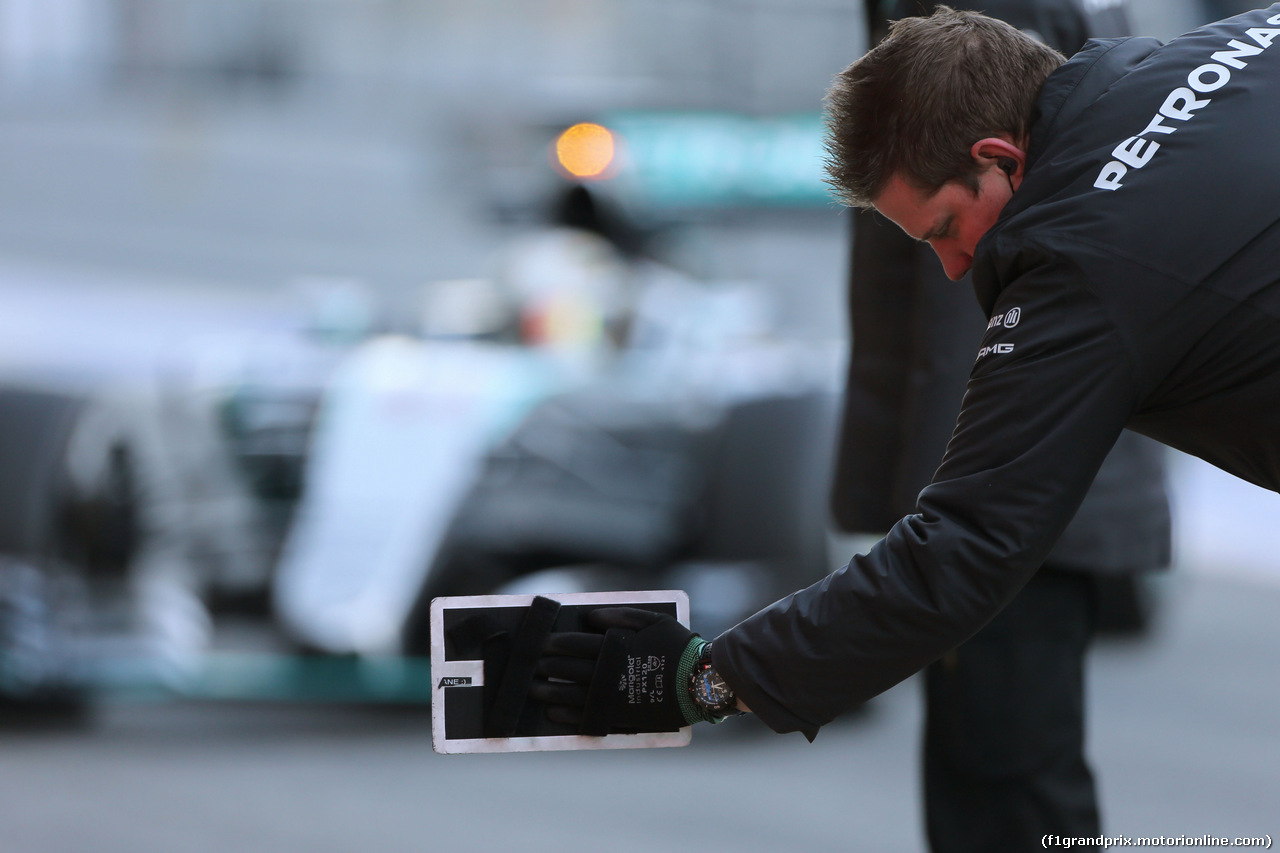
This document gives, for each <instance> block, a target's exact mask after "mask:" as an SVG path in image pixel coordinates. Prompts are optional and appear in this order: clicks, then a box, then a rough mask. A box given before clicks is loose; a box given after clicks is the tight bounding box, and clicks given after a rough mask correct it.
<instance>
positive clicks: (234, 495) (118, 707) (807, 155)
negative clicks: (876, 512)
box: [0, 0, 1280, 853]
mask: <svg viewBox="0 0 1280 853" xmlns="http://www.w3.org/2000/svg"><path fill="white" fill-rule="evenodd" d="M1228 5H1230V4H1221V3H1208V2H1206V3H1204V4H1202V3H1200V2H1193V0H1181V2H1180V0H1133V2H1131V4H1130V12H1131V18H1132V21H1133V23H1134V29H1135V31H1137V32H1139V33H1141V34H1147V35H1154V36H1157V37H1160V38H1168V37H1171V36H1173V35H1176V34H1177V33H1179V32H1182V31H1185V30H1187V29H1190V28H1192V27H1194V26H1196V25H1197V24H1199V23H1201V22H1203V21H1206V20H1210V19H1213V18H1216V17H1220V16H1221V15H1222V14H1227V13H1229V12H1231V11H1234V10H1233V9H1228V8H1225V6H1228ZM1220 6H1222V7H1224V8H1219V7H1220ZM865 47H866V34H865V32H864V28H863V15H862V10H861V6H860V4H859V3H858V2H856V0H648V2H645V3H632V2H625V0H469V2H447V0H0V851H11V850H12V851H62V850H68V851H70V850H77V851H79V850H85V849H91V850H95V851H104V853H105V852H106V851H117V850H118V851H151V850H157V851H159V850H174V849H181V850H191V851H203V850H210V851H213V850H219V851H221V850H225V849H228V848H229V847H230V846H231V845H235V847H236V848H237V849H242V850H250V851H252V850H263V851H266V850H270V851H274V852H275V853H279V851H292V850H298V851H328V850H333V851H340V850H352V849H380V850H386V851H395V850H410V849H413V850H420V849H424V848H425V849H432V850H434V849H442V850H443V849H449V850H453V849H461V850H493V849H498V848H501V847H504V846H511V845H519V846H520V847H521V849H525V850H553V849H554V850H560V849H563V848H564V847H565V846H566V845H572V844H582V845H584V846H585V845H588V844H591V843H592V842H594V843H595V844H596V845H597V846H598V845H600V844H601V842H602V841H603V840H605V839H607V841H606V842H605V843H607V845H608V847H609V848H610V849H616V850H636V851H647V850H662V849H668V848H670V847H672V846H675V845H687V844H689V843H690V842H692V843H697V844H709V843H719V844H726V843H727V844H731V845H732V846H733V847H735V848H737V849H739V850H746V851H751V850H761V851H764V850H777V849H781V848H784V847H785V848H790V847H796V846H800V845H804V846H807V847H809V848H811V849H835V848H837V847H838V848H839V849H874V850H880V851H898V850H902V851H911V850H920V849H922V833H921V830H920V826H919V823H920V822H919V818H918V816H917V813H918V806H917V796H918V794H917V792H916V782H915V775H916V764H917V757H916V753H915V750H916V745H915V740H916V729H917V727H918V720H919V711H918V704H919V703H918V701H917V699H916V689H917V686H916V685H914V684H913V683H910V682H908V683H907V684H904V685H902V686H900V687H898V688H895V689H894V690H893V691H890V692H889V693H888V694H886V695H885V696H884V697H881V698H879V699H877V700H876V701H875V702H873V703H871V704H870V705H869V706H868V707H867V708H865V709H862V710H860V711H859V712H857V713H855V714H853V715H850V718H849V719H848V720H847V721H841V722H840V723H838V724H836V725H833V726H831V727H829V729H828V730H824V732H823V734H822V736H821V739H820V740H819V741H818V744H817V746H816V747H812V746H809V745H807V744H806V743H805V742H804V741H803V739H802V738H798V737H795V736H790V737H777V736H773V735H771V734H770V733H768V732H766V731H764V728H763V727H762V726H761V725H760V724H759V723H758V722H756V721H754V720H741V721H733V722H730V723H729V724H727V725H725V726H722V727H717V728H716V729H710V728H709V727H706V728H707V730H706V731H703V730H701V729H700V730H698V731H697V732H696V733H695V737H694V744H693V746H691V747H689V748H687V749H684V750H676V751H669V750H654V751H645V752H639V753H626V754H624V753H611V754H566V755H545V754H543V755H519V756H505V757H503V756H474V757H465V758H464V757H458V756H455V757H445V756H436V755H434V754H433V753H432V752H431V747H430V722H429V719H430V712H429V708H428V705H427V701H428V693H429V689H428V678H427V672H428V670H427V668H426V662H425V660H424V655H426V653H427V648H426V640H425V637H426V634H425V629H426V620H425V605H426V603H427V602H429V600H430V598H431V597H432V596H435V595H440V594H469V593H488V592H504V591H505V592H526V591H545V592H557V591H559V592H563V591H576V590H594V589H624V588H641V589H656V588H681V589H686V590H688V591H689V593H690V596H691V599H692V607H693V613H692V620H693V623H694V628H695V629H697V630H700V631H702V632H703V633H704V634H707V635H714V634H715V633H718V632H719V631H720V630H722V629H723V628H726V627H728V626H729V625H731V624H733V623H734V622H735V621H736V620H737V619H739V618H741V617H742V616H744V615H746V614H748V613H750V612H752V611H754V610H755V609H757V608H758V607H760V606H762V605H764V604H766V603H768V602H770V601H772V600H774V599H775V598H776V597H778V596H779V595H782V594H784V593H785V592H787V591H790V590H791V589H794V588H797V587H798V586H801V585H804V584H807V583H810V582H812V581H813V580H815V579H817V578H819V577H821V576H822V575H824V574H826V573H827V572H829V571H830V570H832V569H834V568H837V567H839V566H840V565H842V564H844V563H845V562H846V561H847V560H848V557H849V556H850V555H851V554H852V553H854V551H856V550H857V549H859V548H862V547H866V545H867V544H868V543H866V542H863V541H858V540H851V539H849V538H847V537H837V536H834V535H832V534H831V532H830V530H829V529H828V528H829V525H828V523H827V521H826V512H827V510H826V489H827V482H828V478H829V475H830V471H829V468H830V463H831V456H832V446H831V445H832V441H833V436H834V429H835V426H836V424H835V418H836V412H837V410H838V409H837V403H838V395H839V394H840V391H841V388H842V381H843V370H844V364H845V359H846V357H847V352H848V340H847V331H846V322H845V316H846V314H845V305H844V298H845V297H844V293H845V283H844V276H845V274H846V263H847V253H848V246H847V232H848V228H847V223H846V222H845V221H844V218H843V214H842V213H841V211H840V210H839V208H838V207H837V206H836V205H835V204H834V203H833V202H832V201H831V200H830V199H829V197H828V196H827V194H826V190H825V187H824V185H823V183H822V175H821V157H822V150H821V138H820V133H821V116H820V108H821V99H822V95H823V93H824V91H825V89H826V86H827V83H828V82H829V80H830V79H831V77H832V76H833V75H834V74H835V73H836V72H837V71H839V70H840V69H841V68H843V67H844V66H845V65H847V64H848V63H849V62H850V61H852V60H853V59H854V58H856V57H857V55H859V54H860V52H861V51H862V50H864V49H865ZM1170 474H1171V482H1170V486H1171V489H1172V493H1173V498H1174V501H1175V506H1174V509H1175V535H1176V543H1175V544H1176V566H1175V568H1174V569H1173V570H1172V571H1171V572H1168V573H1164V574H1162V575H1161V576H1159V577H1158V578H1155V579H1154V580H1153V581H1152V582H1151V583H1150V584H1144V585H1143V586H1142V587H1141V588H1135V589H1133V590H1130V591H1129V592H1130V595H1129V596H1128V598H1126V599H1125V601H1124V602H1122V604H1123V611H1124V617H1123V618H1122V619H1121V623H1122V624H1121V625H1120V627H1121V628H1123V629H1124V630H1123V631H1121V632H1118V633H1117V634H1116V635H1114V636H1111V637H1109V638H1107V639H1106V640H1104V642H1103V643H1101V644H1100V645H1099V647H1098V649H1097V650H1096V652H1095V654H1094V668H1093V670H1092V672H1091V689H1092V693H1091V696H1090V703H1091V709H1090V710H1091V713H1092V717H1091V725H1092V727H1093V728H1092V735H1091V737H1092V753H1093V757H1094V760H1095V763H1096V766H1097V768H1098V771H1099V775H1100V777H1101V779H1102V793H1103V802H1104V807H1105V809H1106V810H1105V812H1104V817H1105V819H1106V825H1107V827H1108V831H1109V832H1115V833H1126V834H1132V835H1141V834H1161V833H1164V834H1175V835H1176V834H1179V833H1183V834H1188V835H1200V834H1206V833H1210V834H1218V835H1227V834H1234V835H1244V834H1258V833H1264V832H1272V833H1274V832H1275V831H1276V830H1277V829H1280V826H1268V825H1264V824H1262V823H1260V821H1263V820H1265V819H1267V818H1268V816H1269V815H1270V814H1271V810H1270V809H1268V808H1267V807H1266V806H1265V804H1266V803H1274V799H1275V796H1274V795H1275V792H1276V790H1277V777H1276V770H1275V768H1276V767H1277V766H1278V764H1280V733H1277V732H1276V731H1275V727H1274V725H1271V724H1272V722H1273V720H1272V719H1271V716H1270V715H1269V714H1268V713H1267V710H1268V709H1270V708H1274V707H1275V703H1276V702H1277V701H1278V700H1280V689H1277V688H1276V687H1275V683H1276V679H1275V678H1274V677H1273V672H1272V670H1273V662H1272V660H1271V655H1270V654H1269V653H1268V651H1269V650H1270V649H1272V648H1275V647H1276V643H1277V641H1280V628H1277V627H1275V619H1274V614H1275V613H1276V612H1277V611H1276V608H1277V607H1278V606H1280V587H1278V585H1277V584H1278V582H1280V569H1278V568H1277V564H1276V561H1275V559H1274V554H1275V548H1274V541H1275V540H1274V536H1273V535H1272V529H1273V527H1272V524H1271V523H1270V519H1273V518H1274V517H1275V510H1276V509H1277V505H1276V501H1277V497H1276V496H1275V495H1273V494H1270V493H1264V492H1261V491H1260V490H1258V489H1255V488H1253V487H1251V486H1248V485H1247V484H1244V483H1242V482H1238V481H1235V480H1232V479H1231V478H1230V477H1228V476H1227V475H1224V474H1220V473H1219V472H1217V471H1215V470H1214V469H1211V468H1208V467H1207V466H1205V465H1203V464H1202V463H1199V462H1197V461H1195V460H1191V459H1188V458H1184V457H1180V456H1174V457H1172V458H1171V463H1170ZM695 804H697V805H696V806H695ZM495 808H500V809H501V814H500V815H495V814H494V810H495ZM495 817H500V818H501V819H500V820H495V819H494V818H495Z"/></svg>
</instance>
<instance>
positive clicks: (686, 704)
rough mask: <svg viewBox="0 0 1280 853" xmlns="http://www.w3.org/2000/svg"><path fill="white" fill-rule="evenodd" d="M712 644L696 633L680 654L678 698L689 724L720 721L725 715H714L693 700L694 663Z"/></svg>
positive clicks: (682, 712)
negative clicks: (691, 682)
mask: <svg viewBox="0 0 1280 853" xmlns="http://www.w3.org/2000/svg"><path fill="white" fill-rule="evenodd" d="M708 645H710V644H709V643H708V642H707V641H706V640H704V639H702V638H701V637H699V636H698V635H697V634H694V635H693V637H692V638H690V640H689V645H687V646H685V647H684V653H683V654H681V655H680V662H679V663H677V664H676V684H677V685H678V688H677V690H676V698H677V700H678V701H679V703H680V713H681V714H683V715H684V719H685V722H686V723H688V724H689V725H693V724H694V723H718V722H720V721H722V720H723V719H724V717H713V716H711V715H710V714H708V713H707V712H706V711H704V710H703V709H702V706H701V705H699V704H698V703H697V702H695V701H693V692H692V687H691V686H690V681H691V679H692V677H693V665H694V664H695V663H697V662H698V658H699V657H700V656H701V655H702V650H703V648H705V647H706V646H708Z"/></svg>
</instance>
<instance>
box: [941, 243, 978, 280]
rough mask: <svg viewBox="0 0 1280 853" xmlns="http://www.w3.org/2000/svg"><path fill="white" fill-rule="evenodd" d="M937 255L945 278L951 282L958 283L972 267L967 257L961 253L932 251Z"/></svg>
mask: <svg viewBox="0 0 1280 853" xmlns="http://www.w3.org/2000/svg"><path fill="white" fill-rule="evenodd" d="M933 251H934V252H935V253H937V255H938V260H940V261H942V269H943V271H944V272H945V273H946V274H947V278H949V279H951V280H952V281H959V280H960V279H962V278H964V274H965V273H967V272H968V271H969V267H970V266H971V265H972V261H970V259H969V256H968V255H966V254H964V253H963V252H955V251H944V250H942V249H937V248H935V249H934V250H933Z"/></svg>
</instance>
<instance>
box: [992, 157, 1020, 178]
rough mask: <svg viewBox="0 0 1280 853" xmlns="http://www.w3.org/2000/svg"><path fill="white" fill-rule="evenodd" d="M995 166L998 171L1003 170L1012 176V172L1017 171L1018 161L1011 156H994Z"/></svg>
mask: <svg viewBox="0 0 1280 853" xmlns="http://www.w3.org/2000/svg"><path fill="white" fill-rule="evenodd" d="M996 166H997V167H998V168H999V169H1000V171H1002V172H1004V173H1005V174H1006V175H1008V176H1009V177H1011V178H1012V177H1013V173H1014V172H1016V171H1018V163H1017V161H1015V160H1014V159H1013V158H1012V157H998V158H996Z"/></svg>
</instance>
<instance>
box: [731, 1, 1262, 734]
mask: <svg viewBox="0 0 1280 853" xmlns="http://www.w3.org/2000/svg"><path fill="white" fill-rule="evenodd" d="M1273 40H1275V41H1280V3H1277V4H1275V5H1273V6H1272V7H1271V8H1269V9H1266V10H1260V11H1257V12H1251V13H1248V14H1246V15H1241V16H1237V17H1235V18H1230V19H1228V20H1226V21H1222V22H1219V23H1217V24H1212V25H1209V26H1206V27H1203V28H1201V29H1199V30H1196V31H1194V32H1192V33H1189V34H1187V35H1185V36H1182V37H1180V38H1178V39H1175V40H1173V41H1171V42H1170V43H1169V44H1168V45H1165V46H1163V47H1162V46H1161V45H1160V44H1159V43H1158V42H1156V41H1154V40H1151V39H1121V40H1108V41H1102V42H1097V43H1094V44H1091V45H1090V46H1088V47H1087V48H1086V49H1085V50H1084V51H1082V52H1081V53H1080V54H1078V55H1076V56H1075V57H1074V58H1073V59H1072V60H1071V61H1069V62H1068V63H1067V64H1066V65H1064V66H1063V67H1062V68H1060V69H1059V70H1058V71H1056V72H1054V74H1052V75H1051V76H1050V77H1049V80H1048V81H1047V82H1046V84H1045V87H1044V89H1043V91H1042V93H1041V96H1040V99H1039V102H1038V108H1039V112H1040V115H1039V117H1038V119H1037V120H1036V122H1035V124H1034V126H1033V130H1032V137H1031V141H1030V150H1029V159H1028V164H1029V165H1028V169H1027V172H1026V177H1025V180H1024V181H1023V183H1022V184H1021V185H1020V186H1019V188H1018V190H1017V192H1016V193H1015V194H1014V196H1013V198H1012V199H1011V200H1010V202H1009V204H1008V205H1006V207H1005V209H1004V211H1003V212H1002V214H1001V216H1000V218H999V219H998V220H997V222H996V224H995V225H994V226H993V227H992V229H991V230H990V231H989V232H988V233H987V234H986V235H985V236H984V237H983V239H982V240H981V241H980V242H979V244H978V247H977V252H976V255H975V258H974V269H973V278H974V285H975V288H976V289H977V291H978V295H979V301H980V302H981V303H982V305H983V308H984V309H985V310H986V312H987V314H988V316H989V317H990V318H991V319H990V320H989V328H988V330H987V332H986V335H985V336H984V338H983V340H982V343H981V348H980V349H979V351H978V353H977V357H976V361H975V364H974V367H973V372H972V375H971V378H970V380H969V386H968V389H967V391H966V392H965V398H964V406H963V408H962V410H961V413H960V417H959V421H958V423H957V426H956V433H955V437H954V438H953V439H952V441H951V444H950V445H949V446H948V448H947V453H946V456H945V458H944V459H943V462H942V466H941V468H940V469H939V470H938V473H937V475H936V476H935V478H934V481H933V483H932V484H930V485H929V487H928V488H926V489H925V490H924V492H922V493H921V496H920V501H919V508H920V511H919V513H918V514H915V515H911V516H908V517H907V518H904V519H902V520H901V521H899V522H898V523H897V524H896V525H895V526H894V527H893V529H892V530H890V531H889V534H888V535H887V536H886V537H885V538H884V539H883V540H881V542H880V543H879V544H877V545H876V547H875V548H873V549H872V550H871V551H870V553H868V554H866V555H865V556H857V557H855V558H854V559H853V560H852V561H851V562H850V564H849V565H848V566H846V567H845V568H843V569H840V570H838V571H836V572H834V573H832V574H831V575H829V576H828V577H827V578H826V579H824V580H822V581H820V582H819V583H817V584H815V585H814V586H812V587H809V588H808V589H805V590H801V591H800V592H797V593H794V594H792V595H791V596H788V597H787V598H785V599H783V600H782V601H780V602H778V603H777V604H774V605H773V606H771V607H769V608H767V609H765V610H763V611H761V612H760V613H757V614H756V615H754V616H752V617H750V618H748V619H747V620H745V621H744V622H742V623H741V624H739V625H737V626H736V627H734V628H732V629H730V630H729V631H727V632H725V633H724V634H723V635H721V636H720V637H719V638H718V639H717V640H716V642H715V645H714V647H713V650H714V651H713V654H714V661H715V664H716V667H717V668H718V669H719V670H720V671H721V672H722V673H723V674H724V675H725V677H726V679H727V680H728V681H729V683H730V684H731V685H732V686H733V687H734V688H735V690H737V691H738V693H739V694H740V695H741V696H742V697H743V699H744V700H745V701H746V703H747V704H748V705H749V706H750V707H751V708H752V710H753V711H755V712H756V713H757V714H758V715H759V716H760V717H761V719H763V720H764V721H765V722H766V723H767V724H768V725H769V726H771V727H772V728H774V729H776V730H778V731H791V730H801V731H803V732H805V733H806V734H807V735H809V736H813V735H814V734H815V733H816V731H817V729H818V727H819V726H821V725H823V724H824V723H826V722H828V721H830V720H831V719H832V718H834V717H835V716H836V715H837V714H839V713H840V712H841V711H843V710H845V709H847V708H850V707H852V706H855V705H857V704H858V703H860V702H862V701H865V700H866V699H867V698H869V697H871V696H874V695H875V694H877V693H879V692H881V691H882V690H885V689H886V688H888V687H890V686H892V685H893V684H895V683H897V682H898V681H900V680H902V679H903V678H905V677H907V676H908V675H910V674H911V673H913V672H915V671H916V670H918V669H920V668H921V667H923V666H925V665H926V664H928V663H929V662H930V661H932V660H934V659H936V658H937V657H938V656H940V655H941V654H943V653H944V652H946V651H947V650H948V649H951V648H953V647H954V646H956V645H958V644H959V643H961V642H963V641H964V640H965V639H967V638H968V637H970V636H971V635H972V634H973V633H974V632H976V631H977V630H978V629H980V628H981V627H982V626H983V625H984V624H985V623H986V622H987V621H988V620H989V619H990V618H991V617H992V616H993V615H994V614H995V613H997V612H998V611H999V610H1000V609H1001V608H1002V607H1003V606H1004V605H1005V604H1006V603H1007V602H1008V601H1009V600H1010V599H1011V598H1012V597H1013V596H1014V595H1015V594H1016V593H1017V592H1018V590H1019V589H1020V588H1021V587H1022V585H1023V584H1024V583H1025V582H1026V581H1027V580H1028V579H1029V578H1030V577H1031V576H1032V575H1033V574H1034V573H1035V571H1036V568H1037V567H1038V566H1039V565H1040V563H1041V562H1042V561H1043V560H1044V558H1045V556H1046V555H1047V554H1048V553H1049V551H1050V549H1051V548H1052V547H1053V544H1054V542H1055V541H1056V540H1057V538H1058V537H1059V536H1060V535H1061V533H1062V531H1063V529H1064V528H1065V527H1066V525H1067V522H1068V521H1069V520H1070V519H1071V517H1072V515H1073V514H1074V513H1075V511H1076V508H1077V507H1078V506H1079V504H1080V502H1081V500H1082V499H1083V498H1084V495H1085V492H1086V491H1087V490H1088V488H1089V484H1090V482H1091V481H1092V479H1093V476H1094V474H1095V473H1096V472H1097V470H1098V468H1099V466H1100V465H1101V464H1102V460H1103V458H1104V457H1105V456H1106V454H1107V452H1108V451H1109V450H1110V448H1111V446H1112V444H1113V443H1114V442H1115V440H1116V437H1117V436H1118V435H1120V431H1121V430H1122V429H1124V428H1125V427H1126V426H1128V427H1130V428H1132V429H1134V430H1136V431H1138V432H1142V433H1145V434H1146V435H1148V436H1151V437H1153V438H1156V439H1159V440H1161V441H1164V442H1165V443H1167V444H1171V445H1173V446H1175V447H1178V448H1180V449H1182V450H1185V451H1187V452H1189V453H1193V454H1195V455H1198V456H1200V457H1202V458H1204V459H1206V460H1208V461H1209V462H1212V463H1214V464H1216V465H1218V466H1220V467H1222V468H1224V469H1226V470H1227V471H1230V472H1232V473H1234V474H1236V475H1238V476H1240V477H1243V478H1244V479H1246V480H1248V481H1250V482H1252V483H1255V484H1258V485H1261V486H1264V487H1266V488H1270V489H1280V157H1277V156H1276V152H1278V151H1280V121H1278V120H1277V118H1276V115H1277V113H1276V110H1275V104H1277V103H1280V46H1278V45H1275V44H1273ZM1157 146H1158V147H1157Z"/></svg>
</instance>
